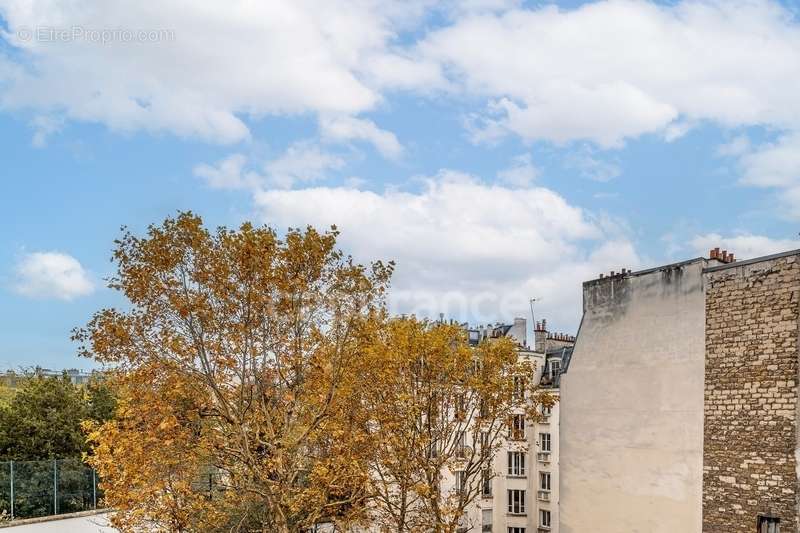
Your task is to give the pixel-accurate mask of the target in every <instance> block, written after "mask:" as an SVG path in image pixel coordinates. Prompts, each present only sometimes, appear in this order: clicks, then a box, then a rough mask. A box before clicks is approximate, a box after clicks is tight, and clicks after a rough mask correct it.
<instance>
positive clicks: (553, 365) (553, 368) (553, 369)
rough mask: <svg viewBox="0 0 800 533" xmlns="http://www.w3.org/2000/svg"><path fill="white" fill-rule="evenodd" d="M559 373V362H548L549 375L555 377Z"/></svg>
mask: <svg viewBox="0 0 800 533" xmlns="http://www.w3.org/2000/svg"><path fill="white" fill-rule="evenodd" d="M560 372H561V361H559V360H557V359H555V360H553V361H550V375H552V376H553V377H556V376H557V375H558V374H559V373H560Z"/></svg>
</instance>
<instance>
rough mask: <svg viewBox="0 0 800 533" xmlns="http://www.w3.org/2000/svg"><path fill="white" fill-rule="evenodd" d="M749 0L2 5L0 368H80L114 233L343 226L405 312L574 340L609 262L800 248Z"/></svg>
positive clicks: (797, 139) (788, 87)
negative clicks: (539, 327)
mask: <svg viewBox="0 0 800 533" xmlns="http://www.w3.org/2000/svg"><path fill="white" fill-rule="evenodd" d="M798 94H800V18H799V14H798V9H797V4H795V3H794V2H786V3H779V2H777V1H767V0H718V1H712V0H707V1H693V0H684V1H665V2H655V1H644V0H607V1H595V2H579V1H564V2H544V1H540V2H515V1H505V0H464V1H461V2H458V1H449V2H437V3H434V2H426V1H423V0H418V1H413V0H412V1H402V2H400V1H398V2H391V1H388V0H383V1H378V0H374V1H373V0H351V1H347V2H344V1H338V0H322V1H312V0H286V1H283V0H271V1H270V2H252V1H246V0H230V1H228V2H211V1H199V0H191V1H189V0H163V1H161V2H158V3H156V4H152V3H148V2H137V1H132V0H130V1H129V0H102V1H101V0H71V1H69V2H67V1H64V0H61V1H58V0H0V223H1V224H2V229H3V230H2V231H1V232H0V368H3V367H9V366H19V365H30V364H42V365H46V366H51V367H57V368H58V367H64V366H73V365H78V366H81V367H87V366H88V365H89V363H88V362H86V361H80V360H78V359H77V358H76V357H75V356H74V352H75V347H74V346H73V345H72V344H71V343H70V342H69V331H70V329H71V328H72V327H74V326H77V325H81V324H83V323H85V322H86V321H87V319H88V318H89V316H90V314H91V313H92V312H93V310H95V309H98V308H100V307H102V306H111V305H122V304H123V302H121V301H120V299H119V297H118V296H116V295H115V294H113V293H112V292H111V291H109V290H108V289H106V288H105V287H104V282H103V278H104V277H106V276H108V275H109V274H110V273H111V272H112V269H113V265H112V264H111V263H110V262H109V257H110V251H111V247H112V243H113V240H114V238H115V237H116V236H118V235H119V228H120V226H122V225H126V226H129V227H131V228H133V229H135V230H137V231H141V230H143V228H145V227H146V225H147V224H148V223H151V222H157V221H160V220H162V219H163V218H164V217H165V216H167V215H170V214H175V213H176V211H177V210H179V209H191V210H193V211H196V212H198V213H200V214H201V215H202V216H203V217H204V218H205V220H206V221H207V223H208V224H209V225H211V226H216V225H220V224H224V225H233V226H235V225H238V224H239V223H241V222H242V221H244V220H253V221H257V222H261V223H265V224H269V225H271V226H273V227H275V228H276V229H278V230H282V229H285V228H286V227H289V226H303V225H306V224H313V225H316V226H319V227H326V226H328V225H330V224H337V225H338V226H339V227H340V229H341V230H342V237H341V245H342V247H343V248H344V249H345V250H346V251H348V252H350V253H352V254H353V255H354V256H355V257H356V258H358V259H360V260H362V261H368V260H371V259H376V258H381V259H394V260H396V261H397V263H398V267H397V274H396V277H395V280H394V290H393V293H392V299H391V305H392V308H393V310H395V311H396V312H416V313H418V314H424V315H430V316H438V314H439V313H440V312H442V313H445V315H446V316H449V317H453V318H457V319H459V320H469V321H471V322H474V323H485V322H487V321H492V322H494V321H497V320H510V319H512V318H513V317H514V316H515V315H519V316H526V315H527V314H529V309H528V304H527V302H528V299H529V298H531V297H537V298H538V299H539V300H540V301H539V302H538V303H537V306H536V314H537V318H541V317H547V318H548V319H549V322H550V323H551V324H553V326H554V327H555V328H556V329H558V330H560V331H565V332H572V333H574V331H575V329H576V328H577V325H578V323H579V320H580V297H581V289H580V283H581V282H582V281H584V280H587V279H591V278H594V277H596V276H597V275H598V274H599V273H600V272H603V271H608V270H612V269H613V270H619V269H621V268H623V267H625V268H633V269H636V268H641V267H648V266H654V265H658V264H661V263H665V262H671V261H677V260H681V259H686V258H690V257H696V256H698V255H703V254H705V253H707V250H708V249H709V248H710V247H713V246H722V247H725V248H727V249H728V250H731V251H734V252H735V253H736V254H737V255H738V256H739V257H740V258H745V257H753V256H757V255H762V254H766V253H770V252H775V251H780V250H786V249H792V248H798V247H800V242H798V231H800V224H799V222H800V98H798Z"/></svg>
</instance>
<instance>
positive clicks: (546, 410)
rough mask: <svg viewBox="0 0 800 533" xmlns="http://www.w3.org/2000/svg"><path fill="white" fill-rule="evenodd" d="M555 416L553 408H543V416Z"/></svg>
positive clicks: (546, 406) (544, 406)
mask: <svg viewBox="0 0 800 533" xmlns="http://www.w3.org/2000/svg"><path fill="white" fill-rule="evenodd" d="M551 414H553V408H552V407H550V406H548V405H543V406H542V416H550V415H551Z"/></svg>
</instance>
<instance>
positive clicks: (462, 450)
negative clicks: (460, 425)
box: [456, 431, 467, 459]
mask: <svg viewBox="0 0 800 533" xmlns="http://www.w3.org/2000/svg"><path fill="white" fill-rule="evenodd" d="M456 439H458V440H457V441H456V456H457V457H458V458H459V459H463V458H465V457H466V456H467V432H466V431H460V432H459V433H458V436H457V437H456Z"/></svg>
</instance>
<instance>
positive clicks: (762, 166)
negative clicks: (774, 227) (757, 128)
mask: <svg viewBox="0 0 800 533" xmlns="http://www.w3.org/2000/svg"><path fill="white" fill-rule="evenodd" d="M718 153H720V155H724V156H731V157H738V164H739V167H740V170H741V178H740V180H739V181H740V183H741V184H743V185H749V186H753V187H760V188H767V189H775V190H776V195H775V202H776V205H777V206H778V212H779V214H781V215H784V216H787V217H789V218H793V219H800V130H798V131H797V132H793V133H786V134H784V135H781V136H780V137H779V138H778V139H777V140H775V141H774V142H767V143H763V144H761V145H758V146H755V147H754V146H751V144H750V141H749V140H748V139H747V137H737V138H735V139H734V140H732V141H731V142H730V143H728V144H726V145H723V146H721V147H720V148H719V149H718Z"/></svg>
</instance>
